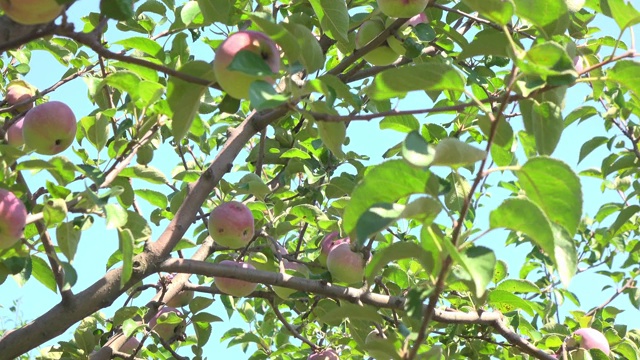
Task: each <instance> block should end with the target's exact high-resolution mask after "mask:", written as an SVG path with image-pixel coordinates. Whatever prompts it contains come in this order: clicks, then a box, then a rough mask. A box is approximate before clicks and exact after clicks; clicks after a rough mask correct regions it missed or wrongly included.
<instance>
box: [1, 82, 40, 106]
mask: <svg viewBox="0 0 640 360" xmlns="http://www.w3.org/2000/svg"><path fill="white" fill-rule="evenodd" d="M35 94H36V92H35V89H33V88H32V87H31V86H30V85H29V84H27V83H26V82H24V81H22V80H15V81H12V82H11V83H9V86H7V98H6V100H7V104H9V105H11V106H13V105H16V104H19V103H21V102H23V101H26V100H28V99H31V97H32V96H33V95H35ZM32 107H33V102H28V103H26V104H24V105H21V106H18V107H17V108H16V112H17V113H23V112H25V111H27V110H29V109H31V108H32Z"/></svg>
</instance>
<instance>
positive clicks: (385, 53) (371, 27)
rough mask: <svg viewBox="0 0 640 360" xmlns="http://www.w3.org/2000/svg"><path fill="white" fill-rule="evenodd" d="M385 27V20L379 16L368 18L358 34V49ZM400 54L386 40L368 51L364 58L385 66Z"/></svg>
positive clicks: (374, 63) (372, 63)
mask: <svg viewBox="0 0 640 360" xmlns="http://www.w3.org/2000/svg"><path fill="white" fill-rule="evenodd" d="M384 29H385V27H384V21H382V19H379V18H374V19H371V20H367V21H365V22H363V23H362V25H360V28H359V29H358V33H357V34H356V49H361V48H363V47H364V46H365V45H367V44H368V43H369V42H370V41H371V40H373V39H374V38H375V37H376V36H378V35H379V34H380V33H381V32H383V31H384ZM398 57H399V56H398V54H397V53H396V52H395V51H393V49H392V48H391V47H389V44H388V43H387V42H386V41H385V42H384V43H383V44H381V45H380V46H378V47H377V48H375V49H373V50H371V51H370V52H368V53H367V54H366V55H365V56H363V58H364V59H365V60H366V61H368V62H369V63H370V64H371V65H376V66H384V65H390V64H393V63H394V62H395V61H396V60H398Z"/></svg>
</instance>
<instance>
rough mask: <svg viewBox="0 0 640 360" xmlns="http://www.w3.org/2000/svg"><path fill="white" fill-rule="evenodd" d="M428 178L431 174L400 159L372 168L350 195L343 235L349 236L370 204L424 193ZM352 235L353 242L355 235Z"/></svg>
mask: <svg viewBox="0 0 640 360" xmlns="http://www.w3.org/2000/svg"><path fill="white" fill-rule="evenodd" d="M431 176H432V175H431V172H429V171H427V170H422V169H418V168H415V167H413V166H411V165H409V164H407V163H406V162H405V161H404V160H399V159H398V160H389V161H386V162H384V163H382V164H380V165H377V166H373V167H371V168H370V169H369V170H368V172H367V173H366V174H365V176H364V178H363V180H362V182H360V183H359V184H358V185H357V186H356V187H355V189H354V190H353V192H352V193H351V200H350V201H349V203H348V205H347V206H346V208H345V211H344V216H343V227H344V230H345V232H346V233H348V234H352V232H353V231H354V230H355V227H356V224H357V222H358V219H359V218H360V216H361V215H362V214H363V213H364V212H365V211H367V209H369V208H370V207H371V206H372V205H373V204H376V203H390V202H395V201H397V200H398V199H400V198H402V197H405V196H408V195H411V194H418V193H424V192H425V191H426V188H427V182H428V180H429V179H430V178H431ZM381 189H384V191H381ZM352 235H353V239H355V238H356V236H355V234H352Z"/></svg>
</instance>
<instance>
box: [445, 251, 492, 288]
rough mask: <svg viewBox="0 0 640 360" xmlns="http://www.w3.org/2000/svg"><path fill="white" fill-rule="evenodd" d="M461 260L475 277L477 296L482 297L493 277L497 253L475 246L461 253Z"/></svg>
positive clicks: (472, 276) (473, 277)
mask: <svg viewBox="0 0 640 360" xmlns="http://www.w3.org/2000/svg"><path fill="white" fill-rule="evenodd" d="M446 241H447V240H445V242H446ZM459 261H461V262H460V264H462V265H463V266H464V267H465V269H466V270H467V271H468V272H469V274H470V275H471V278H472V279H473V282H474V284H475V290H476V291H475V294H476V297H478V298H480V297H482V295H484V292H485V290H486V289H487V285H489V283H490V282H491V279H493V269H494V268H495V265H496V254H494V252H493V250H491V249H489V248H486V247H483V246H474V247H471V248H469V249H467V250H466V251H465V252H463V253H461V254H460V258H459Z"/></svg>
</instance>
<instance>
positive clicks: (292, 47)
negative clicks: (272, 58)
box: [249, 12, 317, 61]
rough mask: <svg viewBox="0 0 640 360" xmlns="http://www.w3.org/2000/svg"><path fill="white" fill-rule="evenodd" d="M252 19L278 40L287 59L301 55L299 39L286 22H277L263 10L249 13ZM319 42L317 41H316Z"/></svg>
mask: <svg viewBox="0 0 640 360" xmlns="http://www.w3.org/2000/svg"><path fill="white" fill-rule="evenodd" d="M249 17H250V18H251V20H252V21H253V22H254V23H255V24H256V25H258V27H260V29H261V30H262V32H263V33H265V34H266V35H268V36H269V37H270V38H271V39H272V40H273V41H275V42H276V44H278V45H279V46H280V47H281V48H282V51H284V53H285V54H286V56H287V59H289V60H290V61H294V60H295V59H298V58H299V57H300V45H299V39H296V37H295V36H294V35H293V34H292V33H291V32H289V29H288V28H286V27H285V26H286V25H285V24H276V23H274V22H273V18H272V17H271V15H269V14H266V13H261V12H256V13H252V14H251V15H249ZM316 42H317V41H316Z"/></svg>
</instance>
